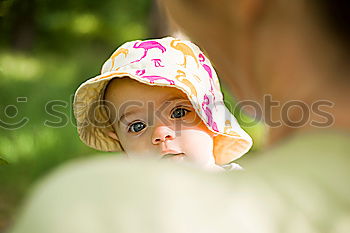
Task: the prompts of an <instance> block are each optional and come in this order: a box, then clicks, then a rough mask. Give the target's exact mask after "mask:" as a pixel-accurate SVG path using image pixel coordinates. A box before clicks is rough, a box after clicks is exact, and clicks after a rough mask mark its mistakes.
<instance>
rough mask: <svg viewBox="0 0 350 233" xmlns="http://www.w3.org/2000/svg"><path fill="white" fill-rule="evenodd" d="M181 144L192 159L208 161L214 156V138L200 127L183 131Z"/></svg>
mask: <svg viewBox="0 0 350 233" xmlns="http://www.w3.org/2000/svg"><path fill="white" fill-rule="evenodd" d="M181 144H182V148H183V150H184V152H185V154H186V155H187V156H188V159H189V160H192V161H197V162H200V161H207V160H208V159H209V160H211V159H212V158H214V156H213V138H212V137H211V136H210V135H209V134H208V133H207V132H206V131H203V130H200V129H192V130H185V131H183V135H182V137H181Z"/></svg>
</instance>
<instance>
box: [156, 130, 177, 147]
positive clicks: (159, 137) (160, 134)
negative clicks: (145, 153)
mask: <svg viewBox="0 0 350 233" xmlns="http://www.w3.org/2000/svg"><path fill="white" fill-rule="evenodd" d="M174 138H175V132H174V130H172V129H170V128H169V127H167V126H158V127H156V128H155V129H154V132H153V135H152V143H153V144H154V145H157V144H159V143H161V142H165V141H166V140H173V139H174Z"/></svg>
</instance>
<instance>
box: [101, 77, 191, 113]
mask: <svg viewBox="0 0 350 233" xmlns="http://www.w3.org/2000/svg"><path fill="white" fill-rule="evenodd" d="M105 100H107V101H108V102H111V103H113V105H116V106H120V105H125V104H127V103H129V105H131V104H132V105H135V107H136V106H137V105H140V106H141V105H144V103H153V104H154V105H160V104H163V103H164V102H174V101H177V102H189V99H188V97H187V95H186V94H185V93H184V92H183V91H181V90H179V89H177V88H176V87H165V86H158V85H149V84H144V83H141V82H138V81H135V80H132V79H131V78H118V79H113V80H112V81H110V82H109V84H108V85H107V87H106V91H105Z"/></svg>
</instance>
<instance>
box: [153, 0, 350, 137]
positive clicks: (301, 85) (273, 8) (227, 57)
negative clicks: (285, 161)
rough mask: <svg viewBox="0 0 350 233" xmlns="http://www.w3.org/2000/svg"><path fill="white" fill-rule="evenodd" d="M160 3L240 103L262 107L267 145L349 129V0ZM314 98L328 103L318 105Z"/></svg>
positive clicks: (165, 0) (169, 0)
mask: <svg viewBox="0 0 350 233" xmlns="http://www.w3.org/2000/svg"><path fill="white" fill-rule="evenodd" d="M160 2H161V3H162V5H163V6H164V7H165V9H166V11H167V12H168V13H169V15H170V17H171V18H172V21H173V22H176V24H177V26H179V28H180V29H181V30H183V31H184V32H185V33H186V34H187V35H188V36H189V37H191V39H192V40H194V41H195V42H197V43H198V44H199V45H200V46H202V47H203V48H205V49H206V50H207V52H208V54H209V56H210V57H211V59H212V61H213V63H214V64H215V65H216V68H217V70H218V73H219V75H220V77H221V79H222V80H223V82H224V83H226V85H228V86H229V88H230V89H231V91H232V92H233V94H234V95H235V96H236V97H237V98H238V100H240V101H242V100H254V101H258V102H259V103H260V105H261V106H262V107H263V109H264V111H263V112H264V114H263V116H262V117H263V118H264V119H265V121H266V122H267V123H268V125H270V126H272V127H271V131H270V132H271V140H272V141H275V140H277V139H280V138H283V137H284V136H285V135H288V134H289V133H290V132H293V131H295V130H305V129H310V128H316V127H318V128H319V127H325V128H328V127H335V128H342V129H343V128H347V129H349V128H350V126H349V122H348V120H347V118H348V115H349V114H350V111H349V108H348V107H347V106H348V103H347V102H348V101H347V100H348V99H349V93H350V92H349V91H350V88H349V87H350V85H349V82H350V81H349V78H348V77H349V74H350V72H349V67H350V66H349V64H348V63H349V61H350V59H349V54H350V53H349V50H350V49H349V47H350V46H349V43H348V41H350V40H349V39H350V28H349V27H348V26H347V25H346V22H349V17H350V6H349V5H350V4H349V3H348V2H347V1H344V0H337V1H330V0H321V1H316V0H312V1H304V0H295V1H286V0H218V1H211V0H191V1H188V0H161V1H160ZM268 98H270V100H272V101H278V103H272V104H271V103H270V102H271V101H270V102H269V100H267V99H268ZM320 100H326V102H327V103H326V104H323V106H322V103H321V104H319V101H320ZM315 103H316V105H317V103H318V104H319V105H320V106H318V107H319V108H318V110H317V109H316V107H315ZM286 104H287V107H286V106H285V105H286ZM313 104H314V107H315V109H312V105H313ZM271 105H272V106H271ZM283 106H284V107H283ZM305 107H306V108H305ZM321 112H323V113H321ZM305 114H306V115H305ZM276 122H281V123H282V125H278V124H277V125H276V124H274V123H276ZM311 122H316V123H321V124H316V125H312V124H311ZM322 123H324V124H322Z"/></svg>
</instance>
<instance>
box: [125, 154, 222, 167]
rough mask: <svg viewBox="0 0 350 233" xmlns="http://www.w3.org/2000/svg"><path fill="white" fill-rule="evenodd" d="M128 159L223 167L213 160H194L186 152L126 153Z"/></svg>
mask: <svg viewBox="0 0 350 233" xmlns="http://www.w3.org/2000/svg"><path fill="white" fill-rule="evenodd" d="M128 157H129V158H130V159H155V160H161V161H169V162H171V163H180V164H185V165H188V166H192V167H196V168H199V169H203V170H208V171H223V170H224V169H223V168H222V167H221V166H219V165H217V164H215V162H214V161H211V160H210V161H198V160H194V159H193V156H191V155H187V154H186V153H179V154H166V155H163V156H162V155H158V154H155V153H147V152H139V153H135V152H134V153H128Z"/></svg>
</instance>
